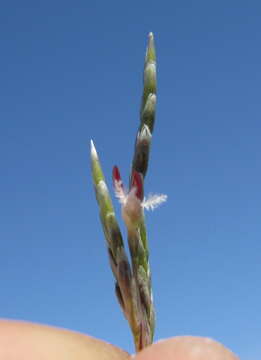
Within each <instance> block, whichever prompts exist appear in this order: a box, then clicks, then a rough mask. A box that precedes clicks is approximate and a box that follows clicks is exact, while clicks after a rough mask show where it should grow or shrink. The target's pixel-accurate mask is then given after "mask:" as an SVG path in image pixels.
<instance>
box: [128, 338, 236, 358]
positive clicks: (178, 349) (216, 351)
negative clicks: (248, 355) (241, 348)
mask: <svg viewBox="0 0 261 360" xmlns="http://www.w3.org/2000/svg"><path fill="white" fill-rule="evenodd" d="M133 359H135V360H161V359H164V360H239V358H238V357H237V356H236V355H234V354H233V353H232V352H231V351H230V350H228V349H227V348H225V347H224V346H223V345H222V344H220V343H218V342H217V341H214V340H212V339H209V338H203V337H196V336H177V337H174V338H170V339H167V340H162V341H159V342H158V343H155V344H153V345H151V346H149V347H148V348H146V349H144V350H143V351H141V352H140V353H139V354H137V355H136V356H135V357H134V358H133Z"/></svg>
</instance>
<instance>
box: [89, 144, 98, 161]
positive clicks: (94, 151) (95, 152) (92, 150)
mask: <svg viewBox="0 0 261 360" xmlns="http://www.w3.org/2000/svg"><path fill="white" fill-rule="evenodd" d="M91 157H92V158H96V159H98V155H97V151H96V149H95V146H94V143H93V141H92V140H91Z"/></svg>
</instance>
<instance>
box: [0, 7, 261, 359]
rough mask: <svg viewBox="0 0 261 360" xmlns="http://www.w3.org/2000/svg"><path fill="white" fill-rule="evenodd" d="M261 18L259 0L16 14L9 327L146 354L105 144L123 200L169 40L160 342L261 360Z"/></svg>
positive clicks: (2, 181)
mask: <svg viewBox="0 0 261 360" xmlns="http://www.w3.org/2000/svg"><path fill="white" fill-rule="evenodd" d="M260 11H261V5H260V3H259V2H258V1H248V2H246V1H223V0H221V1H219V2H214V1H192V0H190V1H189V0H188V1H181V0H179V1H175V2H174V1H165V2H161V3H159V2H158V1H132V2H124V1H111V2H107V1H97V2H94V1H92V2H90V1H75V2H71V1H52V2H51V1H49V0H47V1H45V2H35V1H29V0H28V1H26V0H25V1H23V2H20V1H10V2H5V4H3V5H2V6H1V14H0V43H1V57H0V71H1V85H0V97H1V108H0V164H1V178H0V194H1V204H2V206H1V208H0V219H1V220H0V222H1V226H0V239H1V241H0V283H1V296H0V309H1V312H0V316H1V317H8V318H16V319H26V320H30V321H35V322H42V323H47V324H52V325H56V326H61V327H66V328H70V329H74V330H77V331H81V332H85V333H88V334H91V335H93V336H96V337H99V338H101V339H104V340H107V341H109V342H112V343H114V344H116V345H118V346H120V347H122V348H124V349H126V350H128V351H133V345H132V338H131V335H130V331H129V329H128V325H127V322H126V321H125V319H124V318H123V315H122V313H121V311H120V309H119V306H118V303H117V301H116V299H115V296H114V290H113V287H114V286H113V278H112V275H111V272H110V269H109V265H108V259H107V254H106V249H105V241H104V238H103V234H102V230H101V227H100V223H99V218H98V208H97V205H96V201H95V197H94V193H93V187H92V181H91V177H90V164H89V141H90V139H91V138H93V139H94V141H95V145H96V148H97V151H98V153H99V155H100V159H101V161H102V165H103V168H104V172H105V175H106V177H107V181H108V185H109V186H110V189H111V169H112V166H113V165H114V164H118V165H119V167H120V169H121V172H122V176H123V177H124V179H125V181H127V178H128V171H129V168H130V162H131V158H132V152H133V143H134V137H135V134H136V131H137V127H138V123H139V116H138V114H139V106H140V97H141V91H142V69H143V61H144V54H145V46H146V38H147V34H148V32H150V31H153V32H154V35H155V41H156V48H157V57H158V106H157V119H156V126H155V131H154V138H153V145H152V153H151V162H150V166H149V172H148V175H147V178H146V192H147V193H149V192H162V193H166V194H168V202H167V203H166V204H164V205H163V206H162V207H161V208H160V209H159V210H156V211H155V212H153V213H148V214H147V224H148V231H149V241H150V251H151V267H152V275H153V288H154V298H155V306H156V311H157V329H156V336H155V337H156V339H161V338H165V337H170V336H174V335H182V334H193V335H202V336H210V337H213V338H215V339H217V340H219V341H221V342H223V343H224V344H225V345H226V346H228V347H230V348H231V349H232V350H233V351H235V352H236V353H238V354H239V355H240V356H241V357H242V359H246V360H248V359H253V360H255V359H260V354H261V349H260V333H261V311H260V304H261V290H260V289H261V287H260V271H261V255H260V254H261V244H260V237H261V236H260V235H261V225H260V203H261V196H260V180H261V166H260V130H261V125H260V113H261V105H260V84H261V71H260V64H261V50H260V33H261V25H260ZM115 205H116V206H117V212H118V213H119V206H118V204H117V203H116V202H115ZM121 224H122V223H121ZM122 229H123V233H124V234H125V230H124V227H122Z"/></svg>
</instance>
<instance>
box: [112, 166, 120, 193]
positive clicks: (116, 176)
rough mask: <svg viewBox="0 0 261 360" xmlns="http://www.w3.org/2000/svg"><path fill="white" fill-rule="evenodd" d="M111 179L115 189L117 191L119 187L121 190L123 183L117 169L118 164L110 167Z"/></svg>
mask: <svg viewBox="0 0 261 360" xmlns="http://www.w3.org/2000/svg"><path fill="white" fill-rule="evenodd" d="M112 179H113V186H114V189H115V191H119V190H120V189H121V191H123V183H122V180H121V174H120V171H119V169H118V166H114V167H113V169H112Z"/></svg>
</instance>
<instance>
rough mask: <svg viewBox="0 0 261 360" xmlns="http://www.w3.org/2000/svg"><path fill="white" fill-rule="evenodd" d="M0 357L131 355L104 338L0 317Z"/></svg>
mask: <svg viewBox="0 0 261 360" xmlns="http://www.w3.org/2000/svg"><path fill="white" fill-rule="evenodd" d="M0 359H5V360H17V359H19V360H35V359H37V360H128V359H130V355H129V354H128V353H126V352H125V351H123V350H121V349H119V348H117V347H116V346H113V345H111V344H108V343H106V342H105V341H102V340H98V339H95V338H93V337H91V336H87V335H83V334H80V333H77V332H73V331H69V330H64V329H58V328H55V327H51V326H46V325H38V324H33V323H28V322H22V321H10V320H0Z"/></svg>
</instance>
